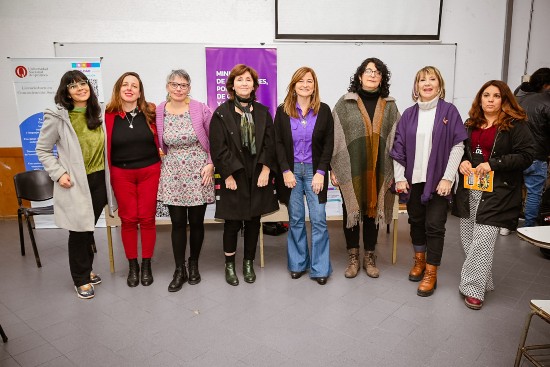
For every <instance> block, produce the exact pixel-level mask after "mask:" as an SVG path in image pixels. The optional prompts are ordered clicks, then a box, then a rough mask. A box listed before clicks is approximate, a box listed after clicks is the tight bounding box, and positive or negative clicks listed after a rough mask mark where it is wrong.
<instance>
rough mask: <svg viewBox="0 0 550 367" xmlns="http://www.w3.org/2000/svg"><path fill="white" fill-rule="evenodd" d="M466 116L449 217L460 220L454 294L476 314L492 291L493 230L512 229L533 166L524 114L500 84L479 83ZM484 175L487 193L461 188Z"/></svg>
mask: <svg viewBox="0 0 550 367" xmlns="http://www.w3.org/2000/svg"><path fill="white" fill-rule="evenodd" d="M469 115H470V118H469V119H468V120H467V121H466V127H467V129H468V140H467V141H466V144H465V145H466V146H465V150H464V157H463V158H462V163H461V164H460V167H459V171H460V173H461V176H460V180H459V185H458V190H457V193H456V199H455V201H454V207H453V214H454V215H456V216H458V217H460V239H461V241H462V246H463V248H464V252H465V254H466V259H465V261H464V265H463V266H462V272H461V274H460V286H459V290H460V292H461V293H462V294H463V295H464V302H465V303H466V306H467V307H468V308H471V309H474V310H479V309H481V307H482V306H483V301H484V299H485V292H486V291H492V290H493V289H494V284H493V277H492V272H491V268H492V264H493V253H494V248H495V241H496V238H497V234H498V232H499V228H500V227H504V228H509V229H513V228H516V227H517V222H518V216H519V212H520V209H521V183H522V172H523V170H524V169H525V168H527V167H529V165H530V164H531V162H532V161H533V153H534V152H533V137H532V135H531V132H530V130H529V127H528V126H527V124H526V123H525V119H526V115H525V112H524V111H523V109H522V108H521V107H520V106H519V105H518V104H517V102H516V100H515V98H514V96H513V94H512V92H511V91H510V88H508V86H507V85H506V84H505V83H504V82H502V81H499V80H490V81H488V82H487V83H485V84H484V85H483V86H482V87H481V89H480V90H479V92H478V93H477V95H476V97H475V99H474V102H473V103H472V108H471V109H470V112H469ZM490 172H493V177H492V179H493V182H492V190H489V189H488V188H489V187H490V186H491V185H490V184H489V185H485V186H487V188H486V189H483V188H480V187H473V188H467V187H468V179H467V178H471V176H472V175H477V177H485V178H487V177H488V176H489V177H490ZM465 178H466V182H464V181H465ZM470 181H471V180H470ZM474 186H479V185H474ZM482 186H483V185H482Z"/></svg>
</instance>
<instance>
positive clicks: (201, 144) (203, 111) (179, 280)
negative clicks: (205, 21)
mask: <svg viewBox="0 0 550 367" xmlns="http://www.w3.org/2000/svg"><path fill="white" fill-rule="evenodd" d="M166 91H167V92H168V97H167V102H162V103H161V104H159V106H158V107H157V131H158V137H159V144H160V147H161V149H162V151H163V152H164V154H165V156H164V159H163V161H162V167H161V174H160V183H159V191H158V196H157V198H158V200H159V201H162V202H163V203H164V204H166V205H167V206H168V210H169V212H170V219H171V220H172V250H173V251H174V259H175V261H176V270H175V272H174V277H173V279H172V282H170V285H169V286H168V291H169V292H177V291H179V290H180V289H181V287H182V286H183V283H185V282H186V281H189V284H197V283H199V282H200V281H201V276H200V273H199V266H198V261H199V254H200V252H201V248H202V243H203V240H204V214H205V212H206V205H207V204H210V203H213V202H214V165H213V164H212V159H211V158H210V144H209V141H208V134H209V130H210V119H211V118H212V112H211V111H210V109H209V108H208V106H207V105H205V104H203V103H201V102H198V101H195V100H193V99H191V98H190V97H189V92H190V91H191V78H190V77H189V74H188V73H187V72H186V71H185V70H181V69H180V70H173V71H172V72H171V73H170V74H169V75H168V77H167V78H166ZM187 221H189V227H190V238H189V248H190V254H189V277H188V276H187V270H186V268H185V247H186V244H187V233H186V227H187Z"/></svg>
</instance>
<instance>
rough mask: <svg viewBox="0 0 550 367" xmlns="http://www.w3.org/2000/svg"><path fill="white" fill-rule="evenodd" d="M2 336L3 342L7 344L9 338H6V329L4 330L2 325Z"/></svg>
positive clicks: (0, 329)
mask: <svg viewBox="0 0 550 367" xmlns="http://www.w3.org/2000/svg"><path fill="white" fill-rule="evenodd" d="M0 336H1V337H2V341H3V342H4V343H6V342H7V341H8V337H7V336H6V333H5V332H4V329H2V325H0Z"/></svg>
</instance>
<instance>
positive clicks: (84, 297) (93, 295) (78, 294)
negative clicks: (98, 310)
mask: <svg viewBox="0 0 550 367" xmlns="http://www.w3.org/2000/svg"><path fill="white" fill-rule="evenodd" d="M74 290H75V291H76V295H77V296H78V298H80V299H90V298H94V297H95V293H92V294H91V295H90V296H83V295H82V294H80V293H79V292H78V287H77V286H76V285H75V286H74ZM92 290H94V286H93V285H92Z"/></svg>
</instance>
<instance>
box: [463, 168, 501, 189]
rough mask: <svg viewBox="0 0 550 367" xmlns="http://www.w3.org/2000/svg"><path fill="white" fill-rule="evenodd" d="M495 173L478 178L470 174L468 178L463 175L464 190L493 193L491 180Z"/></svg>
mask: <svg viewBox="0 0 550 367" xmlns="http://www.w3.org/2000/svg"><path fill="white" fill-rule="evenodd" d="M494 177H495V172H494V171H491V172H489V173H486V174H484V175H481V176H478V175H476V174H475V173H472V174H471V175H469V176H466V175H464V188H466V189H470V190H477V191H487V192H493V180H494Z"/></svg>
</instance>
